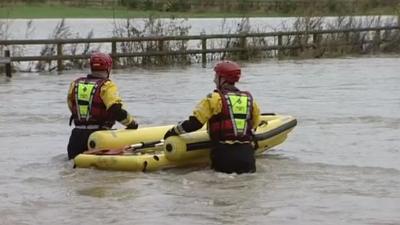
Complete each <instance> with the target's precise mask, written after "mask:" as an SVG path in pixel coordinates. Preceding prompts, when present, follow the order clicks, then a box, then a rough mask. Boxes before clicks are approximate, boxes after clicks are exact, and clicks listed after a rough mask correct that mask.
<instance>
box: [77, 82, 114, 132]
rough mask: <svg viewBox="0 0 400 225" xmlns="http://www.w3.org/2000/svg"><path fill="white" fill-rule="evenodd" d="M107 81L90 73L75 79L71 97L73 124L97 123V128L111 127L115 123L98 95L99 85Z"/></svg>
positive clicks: (86, 124)
mask: <svg viewBox="0 0 400 225" xmlns="http://www.w3.org/2000/svg"><path fill="white" fill-rule="evenodd" d="M107 81H109V79H103V78H97V77H92V76H90V75H88V76H87V77H81V78H78V79H77V80H75V86H74V90H73V93H72V99H71V102H72V118H73V120H74V123H75V126H88V125H98V126H99V128H111V127H112V126H113V125H114V124H115V120H112V119H111V118H112V116H111V114H110V113H108V112H107V108H106V106H105V104H104V102H103V100H102V99H101V96H100V92H101V87H102V86H103V85H104V83H105V82H107Z"/></svg>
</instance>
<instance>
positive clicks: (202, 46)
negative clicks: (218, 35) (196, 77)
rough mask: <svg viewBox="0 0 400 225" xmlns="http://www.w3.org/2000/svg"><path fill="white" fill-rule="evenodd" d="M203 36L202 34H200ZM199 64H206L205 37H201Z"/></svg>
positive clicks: (203, 65)
mask: <svg viewBox="0 0 400 225" xmlns="http://www.w3.org/2000/svg"><path fill="white" fill-rule="evenodd" d="M201 35H202V36H203V34H201ZM201 50H202V53H201V65H202V67H203V68H205V67H206V65H207V53H206V51H207V38H206V37H201Z"/></svg>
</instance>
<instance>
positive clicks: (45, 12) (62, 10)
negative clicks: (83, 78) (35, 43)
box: [0, 5, 281, 19]
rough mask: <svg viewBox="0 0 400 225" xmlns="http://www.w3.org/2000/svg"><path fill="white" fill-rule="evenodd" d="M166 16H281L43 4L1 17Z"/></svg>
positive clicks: (5, 11)
mask: <svg viewBox="0 0 400 225" xmlns="http://www.w3.org/2000/svg"><path fill="white" fill-rule="evenodd" d="M149 16H156V17H164V18H171V17H177V18H189V17H193V18H214V17H216V18H217V17H222V18H225V17H246V16H254V17H263V16H281V15H280V14H268V15H266V14H265V13H251V14H250V13H234V12H231V13H225V12H160V11H155V10H148V11H143V10H134V9H127V8H124V7H116V8H96V7H71V6H61V5H56V6H41V5H20V6H7V7H1V8H0V18H11V19H15V18H27V19H38V18H129V17H149Z"/></svg>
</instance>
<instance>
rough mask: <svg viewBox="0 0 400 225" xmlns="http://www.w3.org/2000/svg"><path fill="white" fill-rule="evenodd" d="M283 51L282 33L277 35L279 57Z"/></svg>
mask: <svg viewBox="0 0 400 225" xmlns="http://www.w3.org/2000/svg"><path fill="white" fill-rule="evenodd" d="M282 51H283V46H282V35H281V34H280V35H278V58H281V57H282V56H283V54H282Z"/></svg>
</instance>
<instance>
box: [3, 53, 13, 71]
mask: <svg viewBox="0 0 400 225" xmlns="http://www.w3.org/2000/svg"><path fill="white" fill-rule="evenodd" d="M4 57H6V58H8V59H10V50H5V51H4ZM5 67H6V76H7V77H9V78H11V77H12V74H11V61H10V62H8V63H6V65H5Z"/></svg>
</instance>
